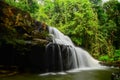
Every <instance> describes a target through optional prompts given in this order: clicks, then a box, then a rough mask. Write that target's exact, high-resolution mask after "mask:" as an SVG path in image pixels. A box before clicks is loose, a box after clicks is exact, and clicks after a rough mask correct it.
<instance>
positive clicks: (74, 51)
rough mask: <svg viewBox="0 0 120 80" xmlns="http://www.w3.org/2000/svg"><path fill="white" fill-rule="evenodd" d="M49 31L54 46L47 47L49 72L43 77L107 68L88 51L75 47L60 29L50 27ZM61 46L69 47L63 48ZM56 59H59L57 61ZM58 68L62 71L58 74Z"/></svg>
mask: <svg viewBox="0 0 120 80" xmlns="http://www.w3.org/2000/svg"><path fill="white" fill-rule="evenodd" d="M48 30H49V34H50V35H51V39H52V45H51V44H48V45H47V47H46V50H47V56H48V57H47V61H46V62H47V63H46V64H47V66H48V67H47V70H48V72H46V73H45V74H41V75H42V76H43V75H55V74H66V73H70V72H78V71H80V70H89V69H103V68H105V67H104V66H101V65H100V64H99V61H98V60H96V59H94V58H93V57H92V56H91V55H90V54H89V53H88V52H87V51H86V50H84V49H82V48H80V47H77V46H75V45H74V43H73V42H72V41H71V39H70V38H69V37H68V36H66V35H64V34H63V33H61V32H60V31H59V30H58V29H56V28H54V27H48ZM60 45H64V47H66V46H67V47H66V48H61V46H60ZM55 47H57V48H55ZM50 49H51V50H50ZM56 51H57V52H56ZM64 54H67V57H64ZM50 56H51V57H50ZM55 57H57V59H56V58H55ZM53 58H54V59H53ZM58 58H59V59H58ZM56 65H59V66H56ZM65 66H66V67H67V68H66V67H65ZM58 67H59V70H60V71H59V72H56V71H55V69H58ZM64 67H65V68H64Z"/></svg>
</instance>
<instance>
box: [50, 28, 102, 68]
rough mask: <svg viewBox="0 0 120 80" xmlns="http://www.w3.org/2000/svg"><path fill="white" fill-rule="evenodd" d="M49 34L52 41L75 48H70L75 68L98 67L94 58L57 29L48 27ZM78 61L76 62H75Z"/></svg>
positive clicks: (97, 62)
mask: <svg viewBox="0 0 120 80" xmlns="http://www.w3.org/2000/svg"><path fill="white" fill-rule="evenodd" d="M49 34H52V35H53V43H57V44H63V45H70V46H72V47H73V48H74V49H75V50H72V49H73V48H72V49H70V50H72V51H71V52H72V53H73V58H74V59H75V60H73V61H74V66H75V67H76V68H81V67H100V64H99V61H98V60H96V59H94V58H93V57H92V56H91V55H90V54H89V53H88V52H87V51H85V50H83V49H82V48H80V47H76V46H75V45H74V44H73V42H72V41H71V39H70V38H69V37H68V36H66V35H64V34H63V33H61V32H60V31H59V30H58V29H56V28H54V27H49ZM77 61H78V62H77Z"/></svg>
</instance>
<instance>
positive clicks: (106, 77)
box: [0, 68, 120, 80]
mask: <svg viewBox="0 0 120 80" xmlns="http://www.w3.org/2000/svg"><path fill="white" fill-rule="evenodd" d="M117 71H120V69H115V68H106V69H105V68H104V69H86V70H85V69H82V70H79V71H78V72H72V71H68V72H60V73H46V75H45V74H42V75H41V74H30V73H24V74H18V75H15V76H11V77H5V78H1V79H0V80H111V75H112V73H113V72H117Z"/></svg>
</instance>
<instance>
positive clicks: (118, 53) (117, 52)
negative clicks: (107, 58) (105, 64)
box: [114, 49, 120, 61]
mask: <svg viewBox="0 0 120 80" xmlns="http://www.w3.org/2000/svg"><path fill="white" fill-rule="evenodd" d="M114 60H115V61H116V60H120V49H119V50H115V53H114Z"/></svg>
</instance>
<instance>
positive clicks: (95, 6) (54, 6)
mask: <svg viewBox="0 0 120 80" xmlns="http://www.w3.org/2000/svg"><path fill="white" fill-rule="evenodd" d="M6 1H7V2H8V3H9V4H11V5H14V6H16V7H19V8H21V9H23V10H25V11H29V12H30V13H31V15H32V16H33V17H34V18H36V19H37V20H40V21H41V22H45V23H47V24H48V25H50V26H54V27H57V28H58V29H59V30H60V31H61V32H63V33H64V34H66V35H68V36H69V37H70V38H71V39H72V41H73V42H74V43H75V44H76V45H78V46H81V47H83V48H85V49H86V50H88V51H89V52H90V53H91V54H92V55H93V56H94V57H96V58H98V57H99V56H100V55H104V56H101V57H100V60H111V61H112V60H114V59H115V60H119V58H118V57H120V56H119V55H120V54H119V50H116V51H115V49H119V48H120V35H119V34H120V27H119V26H120V7H119V6H120V3H119V2H118V1H117V0H110V1H108V2H106V3H105V4H102V0H44V1H41V2H40V3H39V4H38V2H37V0H18V1H19V2H16V1H15V0H6ZM114 51H115V52H114ZM116 57H117V58H116Z"/></svg>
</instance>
